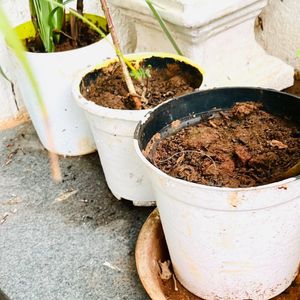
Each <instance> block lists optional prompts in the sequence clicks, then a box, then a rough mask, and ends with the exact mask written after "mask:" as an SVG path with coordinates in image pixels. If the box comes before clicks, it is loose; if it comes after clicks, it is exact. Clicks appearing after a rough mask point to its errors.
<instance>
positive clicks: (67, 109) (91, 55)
mask: <svg viewBox="0 0 300 300" xmlns="http://www.w3.org/2000/svg"><path fill="white" fill-rule="evenodd" d="M86 16H87V17H88V18H89V19H91V20H92V21H93V20H94V21H97V22H98V23H100V24H102V25H104V24H106V22H105V19H104V18H102V17H98V16H94V15H88V14H87V15H86ZM16 30H17V33H18V34H19V37H20V38H21V39H25V38H28V37H33V36H34V35H35V31H34V28H33V25H32V23H31V22H26V23H24V24H21V25H19V26H18V27H17V28H16ZM108 37H109V38H110V35H109V36H108ZM8 51H9V53H10V56H11V62H12V63H11V67H12V71H11V72H12V74H13V76H14V78H15V80H16V83H17V85H18V87H19V90H20V92H21V95H22V99H23V101H24V104H25V106H26V108H27V111H28V113H29V115H30V118H31V120H32V122H33V125H34V127H35V129H36V132H37V134H38V136H39V139H40V141H41V143H42V144H43V146H44V147H45V148H46V149H48V150H50V151H52V152H55V153H57V154H61V155H65V156H66V155H70V156H73V155H83V154H87V153H91V152H94V151H95V150H96V146H95V143H94V140H93V135H92V133H91V131H90V128H89V125H88V122H87V120H86V118H85V115H84V113H83V112H82V111H81V110H80V109H79V108H78V106H77V105H76V103H74V101H73V97H72V92H71V86H72V82H73V79H74V76H75V74H77V73H78V72H79V71H81V70H82V69H85V68H87V67H88V66H90V65H92V64H93V63H94V62H95V61H101V60H104V59H106V58H108V57H111V56H113V55H114V50H113V48H112V47H111V45H110V44H109V43H108V42H107V41H106V40H103V39H102V40H100V41H98V42H96V43H94V44H91V45H89V46H86V47H82V48H79V49H75V50H68V51H63V52H53V53H32V52H26V56H27V58H28V60H29V63H30V66H31V68H32V70H33V73H34V76H35V78H36V80H37V82H38V85H39V88H40V91H41V94H42V97H43V100H44V103H45V107H46V110H47V113H48V118H49V125H50V128H51V132H52V135H53V142H54V143H53V146H52V147H51V144H50V143H49V140H48V139H47V130H46V128H45V125H44V120H43V116H42V113H41V111H40V107H39V105H38V104H37V98H36V96H35V93H34V91H33V89H32V88H31V85H30V83H29V81H28V78H27V76H26V74H25V72H24V70H23V68H22V66H21V64H20V62H19V61H18V59H17V58H16V57H15V55H14V54H13V53H12V51H11V50H10V48H9V47H8Z"/></svg>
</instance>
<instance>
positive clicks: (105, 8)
mask: <svg viewBox="0 0 300 300" xmlns="http://www.w3.org/2000/svg"><path fill="white" fill-rule="evenodd" d="M100 2H101V5H102V10H103V12H104V14H105V17H106V21H107V24H108V29H109V32H110V33H111V37H112V40H113V43H114V46H115V50H116V54H117V56H118V58H119V62H120V65H121V68H122V72H123V75H124V79H125V82H126V85H127V88H128V92H129V95H130V96H131V98H132V100H133V101H134V103H135V108H136V109H141V107H142V103H141V97H140V96H139V95H138V94H137V93H136V91H135V88H134V85H133V82H132V79H131V77H130V74H129V71H128V69H127V66H126V63H125V61H124V59H123V57H122V56H123V55H122V52H121V47H120V42H119V39H118V37H117V34H116V31H115V26H114V23H113V20H112V18H111V15H110V12H109V8H108V5H107V2H106V0H100Z"/></svg>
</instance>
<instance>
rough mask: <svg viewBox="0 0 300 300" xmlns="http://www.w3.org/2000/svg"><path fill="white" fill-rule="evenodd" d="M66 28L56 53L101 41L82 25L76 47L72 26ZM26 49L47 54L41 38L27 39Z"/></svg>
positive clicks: (97, 35) (96, 34) (91, 30)
mask: <svg viewBox="0 0 300 300" xmlns="http://www.w3.org/2000/svg"><path fill="white" fill-rule="evenodd" d="M65 27H66V28H65V29H64V30H63V32H64V33H65V35H64V34H61V35H60V41H59V43H58V44H57V45H55V52H62V51H67V50H74V49H78V48H81V47H85V46H88V45H91V44H93V43H95V42H97V41H99V40H100V39H101V37H100V35H99V33H97V32H96V31H94V30H93V29H91V28H90V27H89V26H88V25H87V24H84V23H83V24H81V26H80V31H79V35H78V43H77V45H74V44H73V43H72V40H71V38H70V36H71V30H70V24H69V23H67V24H66V26H65ZM101 29H102V30H103V31H105V32H107V30H106V29H103V28H101ZM25 47H26V49H27V50H28V51H29V52H36V53H45V49H44V47H43V45H42V43H41V42H40V40H39V38H34V39H27V40H25Z"/></svg>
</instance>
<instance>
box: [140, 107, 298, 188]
mask: <svg viewBox="0 0 300 300" xmlns="http://www.w3.org/2000/svg"><path fill="white" fill-rule="evenodd" d="M176 122H177V123H178V124H177V123H174V124H173V126H178V125H179V123H180V122H178V121H176ZM152 146H153V145H152ZM152 146H151V143H149V147H151V148H152ZM149 147H148V149H146V152H145V153H148V158H149V159H150V160H151V161H152V163H153V164H154V165H155V166H157V167H158V168H159V169H161V170H162V171H164V172H165V173H167V174H169V175H170V176H173V177H176V178H180V179H184V180H187V181H191V182H195V183H200V184H204V185H210V186H225V187H232V188H236V187H253V186H258V185H262V184H267V183H271V182H274V181H277V178H278V177H277V176H279V175H280V174H282V173H283V172H284V171H286V170H287V169H288V168H289V167H291V166H292V165H294V164H295V163H296V162H297V161H298V160H299V159H300V127H299V126H296V125H295V124H292V123H291V122H290V121H288V120H285V119H283V118H279V117H276V116H273V115H270V114H269V113H267V112H265V111H264V110H263V108H262V105H261V104H258V103H254V102H245V103H238V104H236V105H235V106H234V107H233V108H232V109H230V110H228V111H225V112H215V113H214V115H212V116H211V117H207V118H206V119H205V120H202V121H201V122H200V123H198V124H197V125H195V126H189V127H186V128H183V129H181V130H179V131H178V132H177V133H176V134H174V135H171V136H169V137H167V138H165V139H161V140H160V141H159V142H156V143H155V144H154V147H153V149H152V150H151V151H150V150H149ZM150 154H151V155H150Z"/></svg>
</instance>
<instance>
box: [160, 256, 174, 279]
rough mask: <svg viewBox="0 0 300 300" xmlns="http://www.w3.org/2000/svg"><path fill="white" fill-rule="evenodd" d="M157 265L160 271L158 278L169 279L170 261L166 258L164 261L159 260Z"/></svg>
mask: <svg viewBox="0 0 300 300" xmlns="http://www.w3.org/2000/svg"><path fill="white" fill-rule="evenodd" d="M158 265H159V268H160V272H159V276H160V278H161V279H162V280H169V279H170V278H171V277H172V275H173V273H172V272H171V271H170V265H171V261H170V260H166V261H164V262H162V261H160V260H159V261H158Z"/></svg>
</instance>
